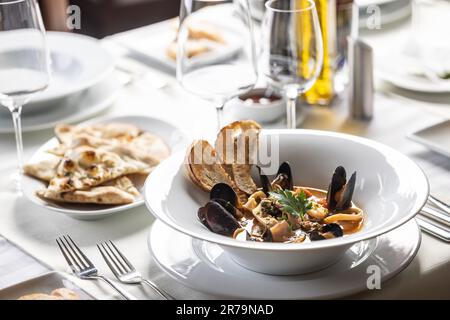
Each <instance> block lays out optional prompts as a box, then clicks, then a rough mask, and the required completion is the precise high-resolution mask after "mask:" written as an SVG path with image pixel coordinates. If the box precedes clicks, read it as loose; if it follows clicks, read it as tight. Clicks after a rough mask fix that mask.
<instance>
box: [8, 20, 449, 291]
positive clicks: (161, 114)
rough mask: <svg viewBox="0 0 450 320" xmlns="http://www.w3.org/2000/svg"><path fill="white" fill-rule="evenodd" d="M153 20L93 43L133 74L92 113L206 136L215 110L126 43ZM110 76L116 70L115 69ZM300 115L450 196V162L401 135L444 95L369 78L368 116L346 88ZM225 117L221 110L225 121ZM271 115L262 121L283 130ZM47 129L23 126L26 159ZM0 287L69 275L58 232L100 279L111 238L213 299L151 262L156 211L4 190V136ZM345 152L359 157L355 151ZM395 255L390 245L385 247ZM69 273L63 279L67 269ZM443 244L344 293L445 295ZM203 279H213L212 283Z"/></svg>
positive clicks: (392, 36)
mask: <svg viewBox="0 0 450 320" xmlns="http://www.w3.org/2000/svg"><path fill="white" fill-rule="evenodd" d="M162 23H167V22H160V23H157V24H154V25H148V26H145V27H141V28H138V29H134V30H130V31H126V32H122V33H119V34H115V35H112V36H109V37H106V38H104V39H102V40H101V42H102V45H104V46H105V47H106V48H108V50H111V52H112V53H113V54H114V55H115V56H116V58H117V65H119V66H120V65H121V63H122V61H128V62H129V61H130V60H132V61H137V62H138V65H139V67H140V68H142V69H141V70H140V71H141V72H140V73H139V76H136V77H132V78H131V79H129V81H124V82H123V87H122V88H121V89H120V90H121V91H120V93H119V96H118V98H117V100H116V101H115V102H114V103H113V105H111V107H110V108H108V109H107V110H106V111H104V112H102V113H101V114H99V115H98V116H121V115H142V116H150V117H154V118H158V119H162V120H165V121H168V122H170V123H172V124H174V125H175V126H177V127H179V128H180V129H182V130H183V131H185V132H186V133H187V134H189V135H190V138H191V139H194V138H200V137H201V138H212V137H213V136H214V134H215V132H216V130H217V128H216V121H215V120H216V118H215V117H216V115H215V109H214V107H213V106H212V105H211V104H210V103H209V102H207V101H205V100H202V99H200V98H199V97H195V96H193V95H191V94H189V93H187V92H185V91H184V90H183V88H182V87H181V86H180V85H179V84H178V83H177V80H176V77H175V73H174V71H173V70H168V69H167V68H166V67H162V66H160V65H158V63H157V62H155V61H153V60H151V59H148V57H146V56H145V55H143V54H141V53H138V52H135V50H130V49H129V48H128V47H127V43H128V44H133V43H135V42H136V41H145V39H149V38H151V37H152V35H153V34H155V32H156V31H155V30H157V29H158V28H160V27H161V24H162ZM409 31H410V21H409V19H405V20H402V21H399V22H396V23H392V24H389V25H386V26H382V27H381V28H380V29H374V30H365V29H362V30H360V37H361V39H363V40H364V41H366V42H367V43H368V44H370V45H371V46H372V47H373V50H374V52H375V61H374V63H375V64H377V63H379V61H377V59H376V57H377V53H379V52H386V51H388V50H390V48H392V47H398V46H401V45H403V43H404V41H407V40H406V39H407V38H408V37H407V35H408V33H409ZM115 76H118V77H124V73H123V72H120V70H117V72H116V74H115ZM302 109H303V111H302V112H304V113H305V120H304V122H303V123H302V124H301V128H306V129H316V130H329V131H336V132H343V133H347V134H352V135H357V136H362V137H366V138H370V139H373V140H375V141H378V142H381V143H384V144H387V145H389V146H391V147H393V148H395V149H396V150H398V151H400V152H402V153H404V154H406V155H407V156H409V157H410V158H412V159H413V160H414V161H415V162H416V163H417V164H418V165H419V166H420V167H421V168H422V169H423V170H424V172H425V173H426V175H427V177H428V179H429V183H430V187H431V192H432V194H433V195H435V196H436V197H439V198H441V199H442V200H444V201H447V202H448V203H450V192H449V191H450V159H449V158H447V157H445V156H443V155H440V154H438V153H435V152H433V151H430V150H428V149H427V148H425V147H424V146H422V145H419V144H417V143H415V142H413V141H411V140H409V139H408V138H407V135H408V134H410V133H411V132H414V131H416V130H419V129H421V128H424V127H426V126H429V125H432V124H435V123H438V122H441V121H444V120H446V119H450V93H439V94H436V93H434V94H427V93H418V92H412V91H407V90H404V89H400V88H397V87H394V86H393V85H391V84H388V83H386V82H384V81H382V80H381V79H378V78H377V77H375V94H374V115H373V118H372V119H371V120H356V119H354V118H352V117H351V116H350V111H349V110H350V109H349V106H348V99H347V98H346V97H345V94H341V96H339V97H337V98H336V99H335V101H334V103H333V105H332V106H331V107H315V106H314V107H312V106H307V107H306V106H305V107H303V108H302ZM233 117H234V114H233V113H232V112H230V111H229V110H227V108H226V109H225V118H226V120H228V121H231V120H233ZM284 126H285V123H284V122H283V121H282V120H280V121H277V122H274V123H270V124H263V128H269V129H270V128H279V127H284ZM53 135H54V133H53V131H52V130H50V129H49V130H41V131H35V132H27V133H24V149H25V158H26V159H27V158H29V157H30V156H31V155H32V154H33V153H34V152H35V151H36V150H37V149H38V148H39V147H40V146H41V145H42V144H43V143H44V142H46V141H47V140H49V139H50V138H52V137H53ZM0 150H1V162H0V173H1V178H0V290H1V289H4V288H6V287H9V286H11V285H14V284H16V283H19V282H21V281H25V280H27V279H30V278H32V277H35V276H38V275H40V274H44V273H46V272H49V271H51V270H56V271H59V272H65V273H67V274H68V276H69V274H70V270H69V268H68V266H67V264H66V261H65V260H64V258H63V256H62V255H61V253H60V251H59V250H58V247H57V244H56V242H55V239H56V238H57V237H58V236H60V235H64V234H70V236H71V237H72V238H73V239H74V240H75V241H76V242H77V243H78V244H79V245H80V246H81V247H82V248H83V250H84V252H85V253H86V255H87V256H88V257H90V258H91V260H93V261H94V262H95V264H96V266H97V267H98V269H99V270H100V271H101V273H102V274H104V275H105V276H107V277H109V278H111V279H115V277H114V275H113V274H112V273H111V271H110V270H109V268H108V266H107V265H106V264H105V262H104V261H103V259H102V258H101V256H100V253H99V252H98V249H97V247H96V244H97V243H100V242H103V241H106V240H112V241H114V243H115V244H116V245H117V246H118V247H119V248H121V250H122V251H123V253H124V254H125V255H126V256H127V258H128V259H129V260H130V261H132V263H133V264H134V266H135V267H136V269H137V270H139V271H140V272H141V273H142V274H143V276H144V277H146V278H148V279H151V280H152V281H153V282H155V283H156V284H157V285H158V287H160V288H162V289H163V290H165V291H166V292H168V293H169V294H170V295H172V296H173V297H175V298H176V299H190V300H198V299H222V298H230V297H223V296H212V295H209V294H207V293H203V292H198V291H195V290H193V289H191V288H188V287H185V286H184V285H182V284H180V283H178V282H177V281H175V280H174V279H172V278H171V277H170V276H168V275H167V274H165V273H164V272H163V271H162V270H160V269H159V268H158V266H157V265H156V263H155V261H154V260H153V258H152V256H151V254H150V251H149V248H148V236H149V232H150V228H151V226H152V224H153V223H154V222H155V218H154V217H153V216H152V215H151V214H150V213H149V211H148V210H147V208H146V207H145V205H143V206H140V207H137V208H133V209H130V210H127V211H125V212H121V213H118V214H115V215H113V216H110V217H108V218H106V219H102V220H95V221H82V220H75V219H72V218H70V217H68V216H66V215H64V214H62V213H57V212H53V211H49V210H48V209H45V208H43V207H40V206H37V205H35V204H33V203H32V202H30V201H29V200H27V199H26V198H25V197H23V196H20V195H16V194H15V193H13V192H10V191H9V190H10V188H9V187H10V186H8V185H7V182H8V179H6V177H8V175H9V174H11V173H12V172H13V171H14V170H15V166H16V149H15V144H14V136H13V135H12V134H1V135H0ZM354 157H358V154H355V155H354ZM393 254H395V252H393ZM69 277H70V276H69ZM448 279H450V245H449V244H447V243H445V242H443V241H441V240H438V239H437V238H434V237H432V236H430V235H429V234H427V233H424V232H422V240H421V244H420V249H419V250H418V252H417V255H416V256H415V258H414V259H413V260H412V262H411V263H410V264H409V265H408V266H407V267H406V268H405V269H404V270H403V271H402V272H400V273H399V274H398V275H396V276H395V277H393V278H392V279H389V280H388V281H386V282H384V283H382V285H381V288H380V289H372V290H369V289H367V290H365V291H363V292H359V293H357V294H353V295H351V296H347V297H342V298H349V299H450V286H449V281H448ZM71 280H73V281H74V282H75V283H76V284H77V285H78V286H80V287H81V288H83V289H84V290H85V291H86V292H88V293H90V294H91V295H92V296H93V297H94V298H96V299H101V300H103V299H119V298H120V297H119V296H117V295H116V294H115V293H114V292H112V291H111V289H110V288H109V287H107V286H104V285H103V284H101V283H97V282H93V281H85V280H80V279H77V278H74V277H71ZM211 285H214V282H213V280H211ZM121 286H122V287H124V288H126V290H128V291H129V292H130V293H132V294H133V295H135V296H136V297H137V298H140V299H158V298H159V297H158V296H157V295H156V294H155V293H154V292H153V291H152V290H151V289H150V288H144V287H141V286H133V285H121Z"/></svg>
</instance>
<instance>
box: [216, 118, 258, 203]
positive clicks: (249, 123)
mask: <svg viewBox="0 0 450 320" xmlns="http://www.w3.org/2000/svg"><path fill="white" fill-rule="evenodd" d="M260 130H261V126H260V125H259V124H258V123H257V122H255V121H253V120H245V121H235V122H233V123H230V124H229V125H227V126H225V127H223V128H222V130H220V132H219V134H218V135H217V139H216V144H215V146H216V150H217V153H218V156H219V158H220V160H221V161H222V162H223V163H225V164H226V165H227V166H228V167H229V169H228V172H229V171H231V176H232V179H233V180H234V182H235V184H236V186H237V188H238V189H239V190H241V191H242V192H244V193H246V194H247V195H251V194H252V193H254V192H255V191H256V189H257V186H256V183H255V182H254V181H253V178H252V176H251V166H252V165H253V164H255V162H256V156H257V148H258V136H259V133H260Z"/></svg>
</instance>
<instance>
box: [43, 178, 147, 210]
mask: <svg viewBox="0 0 450 320" xmlns="http://www.w3.org/2000/svg"><path fill="white" fill-rule="evenodd" d="M36 194H37V195H38V196H39V197H41V198H43V199H47V200H52V201H56V202H67V203H91V204H104V205H119V204H129V203H132V202H134V200H135V197H136V196H138V195H139V191H138V190H137V189H136V188H135V187H134V185H133V183H132V182H131V181H130V179H128V178H127V177H121V178H119V179H116V180H113V181H109V182H107V183H105V184H104V185H102V186H98V187H93V188H90V189H87V190H76V191H72V192H63V193H50V194H49V193H46V190H40V191H38V192H37V193H36Z"/></svg>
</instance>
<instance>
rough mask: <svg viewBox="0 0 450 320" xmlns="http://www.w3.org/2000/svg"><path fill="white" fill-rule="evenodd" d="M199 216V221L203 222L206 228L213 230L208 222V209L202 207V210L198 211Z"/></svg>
mask: <svg viewBox="0 0 450 320" xmlns="http://www.w3.org/2000/svg"><path fill="white" fill-rule="evenodd" d="M197 216H198V219H199V220H200V222H201V223H202V224H203V225H204V226H205V227H207V228H208V229H209V230H211V228H210V227H209V225H208V223H207V222H206V207H200V208H199V209H198V212H197ZM211 231H212V230H211Z"/></svg>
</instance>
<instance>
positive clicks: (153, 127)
mask: <svg viewBox="0 0 450 320" xmlns="http://www.w3.org/2000/svg"><path fill="white" fill-rule="evenodd" d="M105 122H122V123H129V124H133V125H136V126H138V127H139V128H140V129H141V130H143V131H147V132H151V133H153V134H155V135H157V136H159V137H161V138H162V139H163V140H164V142H165V143H166V144H167V146H168V147H169V148H170V150H171V152H177V151H180V150H182V149H183V148H185V147H186V146H187V144H188V142H189V139H188V136H187V134H186V133H184V132H182V131H181V130H179V129H178V128H176V127H175V126H174V125H172V124H170V123H168V122H166V121H163V120H159V119H155V118H150V117H145V116H123V117H106V118H100V119H93V120H91V121H88V122H86V123H105ZM57 145H58V140H57V139H56V138H52V139H50V140H49V141H47V142H46V143H44V145H42V146H41V147H40V148H39V149H38V150H37V151H36V153H35V154H34V155H33V156H32V157H31V158H30V160H29V161H28V163H37V162H40V161H43V160H45V159H48V158H51V157H54V156H53V155H51V154H48V153H47V152H46V151H47V150H49V149H51V148H53V147H56V146H57ZM134 182H135V183H136V187H137V189H138V190H139V191H140V192H141V194H142V192H143V186H144V181H142V180H140V181H139V180H136V181H134ZM45 187H46V183H45V182H43V181H40V180H38V179H35V178H33V177H30V176H27V175H24V177H23V179H22V191H23V194H24V195H25V196H26V197H27V198H28V199H29V200H31V201H32V202H33V203H35V204H37V205H38V206H41V207H44V208H46V209H49V210H52V211H56V212H60V213H64V214H66V215H68V216H69V217H71V218H74V219H79V220H98V219H102V218H106V217H108V216H110V215H111V214H113V213H117V212H121V211H125V210H128V209H131V208H134V207H137V206H141V205H142V204H143V203H144V199H143V197H142V196H140V197H139V198H138V199H136V200H135V202H133V203H130V204H126V205H118V206H105V205H95V204H92V205H91V204H66V203H56V202H47V201H44V200H42V199H41V198H39V197H38V196H36V194H35V193H36V191H37V190H39V189H43V188H45Z"/></svg>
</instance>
